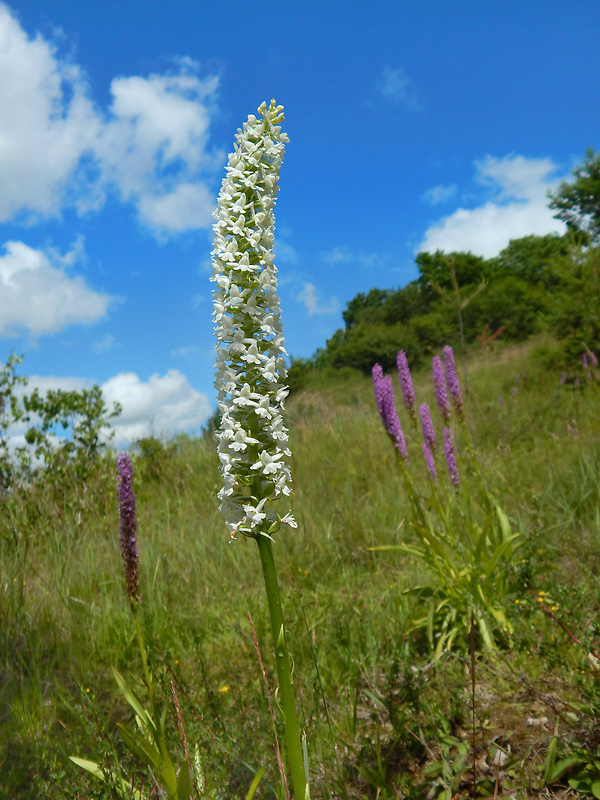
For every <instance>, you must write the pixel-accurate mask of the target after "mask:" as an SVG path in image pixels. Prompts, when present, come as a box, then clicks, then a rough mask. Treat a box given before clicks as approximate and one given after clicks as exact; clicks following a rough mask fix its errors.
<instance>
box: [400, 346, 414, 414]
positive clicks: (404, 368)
mask: <svg viewBox="0 0 600 800" xmlns="http://www.w3.org/2000/svg"><path fill="white" fill-rule="evenodd" d="M396 365H397V367H398V376H399V378H400V388H401V389H402V397H403V398H404V405H405V406H406V408H407V411H408V413H409V414H410V418H411V419H412V421H413V422H416V419H417V415H416V412H417V407H416V403H415V389H414V386H413V382H412V378H411V375H410V369H409V366H408V359H407V358H406V353H405V352H404V350H400V352H399V353H398V357H397V359H396Z"/></svg>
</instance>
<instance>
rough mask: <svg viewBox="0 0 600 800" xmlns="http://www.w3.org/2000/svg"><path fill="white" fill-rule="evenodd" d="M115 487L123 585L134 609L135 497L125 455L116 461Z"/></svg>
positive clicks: (136, 568)
mask: <svg viewBox="0 0 600 800" xmlns="http://www.w3.org/2000/svg"><path fill="white" fill-rule="evenodd" d="M117 485H118V490H119V534H120V539H121V555H122V557H123V564H124V567H125V583H126V586H127V595H128V596H129V605H130V606H131V607H132V608H135V607H136V606H137V604H138V603H139V602H140V596H139V585H140V579H139V560H140V556H139V552H138V547H137V535H136V534H137V523H136V520H135V495H134V493H133V464H132V462H131V457H130V456H129V455H128V454H127V453H121V455H120V456H119V458H118V459H117Z"/></svg>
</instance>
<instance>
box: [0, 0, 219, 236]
mask: <svg viewBox="0 0 600 800" xmlns="http://www.w3.org/2000/svg"><path fill="white" fill-rule="evenodd" d="M0 52H1V53H2V69H1V70H0V107H1V108H2V116H1V118H0V185H2V193H1V194H0V222H6V221H8V220H12V219H18V220H25V221H35V220H36V219H39V218H48V217H53V216H57V215H59V214H60V212H61V210H62V209H63V208H64V207H66V206H72V207H74V208H76V209H77V210H78V211H79V213H85V212H89V211H90V210H93V209H98V208H100V207H101V206H102V205H103V203H104V202H105V200H106V198H107V197H108V196H109V195H111V196H114V197H116V198H117V199H118V200H120V201H122V202H126V203H131V204H133V206H134V207H135V209H136V210H137V213H138V217H139V220H140V222H141V223H142V224H143V225H145V226H147V227H148V228H150V229H151V230H152V231H153V232H154V233H155V234H156V235H157V236H165V235H169V234H176V233H180V232H182V231H184V230H191V229H196V228H207V227H209V225H210V223H211V217H210V212H211V211H212V205H213V200H212V192H211V189H210V182H211V180H212V177H213V174H214V170H215V165H216V163H217V162H220V160H222V154H221V153H211V152H210V150H209V147H208V138H209V126H210V121H211V115H212V109H213V107H214V99H215V95H216V91H217V88H218V78H216V77H215V76H211V77H208V78H201V77H200V76H199V74H198V65H197V64H195V62H193V61H191V60H190V59H180V60H179V62H178V63H177V64H176V66H175V69H174V70H173V71H172V72H171V73H169V74H164V75H150V76H149V77H141V76H132V77H120V78H115V79H114V80H113V81H112V83H111V87H110V91H111V96H112V102H111V105H110V107H109V108H108V109H106V110H103V109H101V108H99V107H98V105H97V104H96V103H95V102H94V101H93V100H92V98H91V96H90V89H89V86H88V82H87V79H86V76H85V74H84V72H83V70H82V69H81V67H80V66H78V65H77V64H75V63H73V62H72V61H70V60H67V59H63V58H60V57H59V55H58V54H57V49H56V47H55V45H54V44H53V43H52V42H49V41H46V40H45V39H44V38H43V37H42V36H41V35H40V34H38V35H37V36H36V37H35V38H30V37H29V36H28V35H27V33H26V32H25V31H24V30H23V29H22V28H21V26H20V24H19V22H18V21H17V20H16V19H15V17H14V16H13V15H12V14H11V11H10V10H9V9H8V8H7V6H5V5H3V4H1V3H0Z"/></svg>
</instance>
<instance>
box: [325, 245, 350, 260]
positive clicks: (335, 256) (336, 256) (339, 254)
mask: <svg viewBox="0 0 600 800" xmlns="http://www.w3.org/2000/svg"><path fill="white" fill-rule="evenodd" d="M321 258H322V259H323V261H324V262H325V263H326V264H339V263H341V262H342V261H352V253H351V251H350V248H349V247H346V246H344V247H334V248H333V249H332V250H326V251H325V252H323V253H321Z"/></svg>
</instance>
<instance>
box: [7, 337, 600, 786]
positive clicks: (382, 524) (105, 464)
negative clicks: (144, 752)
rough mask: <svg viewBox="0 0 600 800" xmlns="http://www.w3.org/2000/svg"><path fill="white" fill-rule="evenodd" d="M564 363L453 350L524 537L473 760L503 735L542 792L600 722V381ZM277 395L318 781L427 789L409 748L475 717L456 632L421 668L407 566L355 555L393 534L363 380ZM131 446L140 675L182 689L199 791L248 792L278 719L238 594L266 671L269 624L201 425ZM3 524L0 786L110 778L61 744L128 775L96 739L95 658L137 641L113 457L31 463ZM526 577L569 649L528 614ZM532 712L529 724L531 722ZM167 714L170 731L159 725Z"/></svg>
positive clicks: (388, 453) (106, 722)
mask: <svg viewBox="0 0 600 800" xmlns="http://www.w3.org/2000/svg"><path fill="white" fill-rule="evenodd" d="M517 376H519V378H518V379H517ZM559 378H560V376H559V375H557V374H552V373H549V372H548V371H546V370H545V369H544V368H543V367H542V366H541V365H540V363H539V361H538V360H537V359H536V358H535V357H534V356H533V355H532V347H531V346H526V347H522V348H520V349H512V350H501V351H499V352H498V354H497V355H496V356H486V355H475V356H473V357H472V358H471V360H470V362H469V386H470V403H471V419H472V435H473V440H474V443H475V449H476V453H477V457H478V460H479V462H480V465H481V468H482V470H483V471H484V472H485V474H486V476H487V478H488V480H489V482H490V484H491V486H492V488H493V489H494V491H495V492H496V493H497V494H498V495H499V496H501V497H502V501H503V507H504V509H505V511H506V512H507V513H508V515H509V516H510V517H511V520H512V521H513V524H514V525H515V526H517V527H518V528H519V529H520V530H521V531H522V533H523V534H524V535H525V536H526V538H527V542H526V545H525V547H524V555H523V562H522V564H521V565H520V567H519V569H521V570H522V573H520V574H519V575H517V576H516V578H517V579H518V580H517V581H516V583H517V586H520V590H519V591H517V590H516V592H515V595H514V597H511V599H510V602H511V608H510V609H509V613H510V614H511V619H512V621H513V625H514V627H515V633H514V636H513V638H512V640H511V642H509V645H508V648H507V649H506V650H505V651H503V652H501V653H499V654H497V655H496V656H493V657H486V658H484V657H483V656H481V657H479V672H478V680H479V681H480V682H481V688H480V693H481V696H480V701H481V709H480V711H481V714H482V719H481V722H482V724H483V721H484V719H485V720H487V723H486V724H487V728H482V729H481V731H480V732H479V733H478V736H479V739H478V741H479V745H478V746H480V747H481V748H482V749H481V752H480V753H479V754H478V757H481V756H482V755H483V756H485V754H486V753H487V751H488V749H489V747H490V746H491V743H492V740H493V739H494V737H496V738H495V739H494V741H496V742H497V743H498V744H502V743H504V744H503V746H505V745H506V744H507V743H508V744H510V746H511V748H510V749H511V752H512V753H513V754H517V755H518V759H517V761H518V763H519V764H521V766H520V767H518V764H517V765H516V766H515V767H514V769H513V772H514V776H513V777H512V778H511V780H513V783H514V784H515V785H519V786H521V787H524V788H522V789H520V790H519V791H522V792H525V794H522V796H533V795H534V794H535V792H538V791H541V789H540V786H541V783H540V781H541V778H540V775H541V774H542V772H543V760H544V757H545V752H546V749H547V747H548V745H549V743H550V741H551V738H552V735H553V733H554V725H555V721H557V722H558V723H559V726H560V727H559V730H560V735H561V737H563V736H564V739H563V738H561V739H560V746H561V747H563V748H566V749H568V747H569V746H571V744H572V743H574V744H573V746H575V744H577V743H581V742H584V743H585V742H588V743H589V744H590V746H594V742H595V741H596V739H595V738H594V737H596V736H597V733H596V727H595V724H596V723H595V722H594V719H593V711H592V706H593V696H594V693H593V686H594V682H593V676H592V673H591V672H590V665H592V666H593V661H592V660H590V658H589V657H588V650H590V649H593V648H594V647H595V646H596V647H597V638H598V634H599V633H600V632H599V631H598V630H597V622H596V617H597V610H598V601H597V570H596V567H595V564H597V562H598V554H599V551H600V522H599V520H600V491H599V488H598V486H599V482H598V467H599V465H600V418H599V415H598V401H599V392H598V387H594V386H589V387H584V388H581V389H575V388H574V387H573V386H561V385H560V382H559ZM413 379H414V383H415V388H416V390H417V395H418V397H419V399H420V400H429V401H430V402H433V394H432V387H431V377H430V373H429V371H428V370H425V371H423V372H420V373H417V374H415V375H413ZM515 388H516V389H517V391H514V389H515ZM500 398H502V402H500ZM289 411H290V413H289V417H288V420H289V426H290V446H291V449H292V452H293V477H294V491H293V493H292V510H293V513H294V514H295V516H296V519H297V520H298V523H299V529H298V531H289V532H286V533H283V532H282V533H281V534H280V535H279V536H278V537H277V543H276V545H275V550H276V557H277V561H278V565H279V573H280V581H281V585H282V589H283V594H284V603H285V606H286V618H287V620H288V621H289V622H288V628H289V634H290V642H291V643H292V649H293V653H292V655H293V659H294V661H295V662H296V663H297V664H299V663H301V664H302V669H301V670H297V671H296V689H297V692H298V697H299V705H300V709H301V723H302V725H303V726H304V727H305V728H306V730H307V731H308V732H309V741H310V742H311V767H312V770H313V773H314V774H313V775H312V776H311V777H312V787H311V792H312V795H313V797H332V798H333V797H356V798H358V797H371V796H372V797H376V796H377V797H379V798H381V799H383V798H385V797H390V798H391V797H400V796H413V797H419V796H424V794H425V793H426V789H418V788H415V787H418V786H422V787H423V786H425V787H426V786H431V785H432V780H433V779H429V784H428V783H427V781H428V779H427V777H426V775H424V774H423V770H424V768H425V767H426V765H427V764H434V765H435V764H436V763H437V761H439V760H440V759H441V758H442V755H443V753H442V750H443V747H446V751H444V752H446V757H447V758H448V759H450V760H452V758H453V757H454V756H453V753H454V752H455V750H456V748H458V744H456V746H455V745H454V744H452V741H451V742H450V744H446V745H443V742H442V741H441V738H440V737H441V735H442V733H444V731H445V733H444V735H446V736H449V737H450V740H452V737H454V738H455V739H456V742H458V743H460V741H462V739H461V735H462V734H461V731H464V729H465V727H466V726H468V724H469V723H468V720H469V718H470V717H469V714H468V713H467V712H466V704H468V702H470V701H469V699H468V698H469V695H468V687H469V681H468V679H467V672H466V670H467V662H466V660H465V659H466V645H467V643H466V642H465V643H464V649H463V650H461V648H460V647H459V648H458V649H457V652H456V654H454V655H445V656H444V657H443V658H442V659H440V660H439V661H437V662H435V663H433V662H432V661H431V657H430V656H429V654H428V652H427V648H426V643H425V642H424V641H422V640H418V639H417V640H416V639H414V638H410V637H409V638H407V637H404V636H403V631H404V627H405V621H406V618H407V600H406V596H405V595H404V594H403V591H404V590H405V589H406V588H408V587H409V586H411V585H413V584H414V583H415V581H416V580H417V579H418V578H419V576H418V575H416V574H415V570H416V569H417V567H416V565H415V564H414V562H412V561H410V560H407V559H405V557H403V556H401V555H397V554H393V553H390V554H387V555H385V556H382V555H381V554H377V553H373V552H372V551H371V550H370V548H372V547H376V546H378V545H380V544H385V543H388V542H390V541H392V540H397V541H400V539H401V538H402V537H403V536H404V522H403V520H404V518H405V515H406V514H407V513H408V509H407V505H406V499H405V497H404V496H403V490H402V486H401V481H400V480H399V479H398V475H397V473H396V471H395V468H394V456H393V452H392V449H391V448H390V446H389V442H388V441H387V437H386V435H385V433H384V431H383V429H382V428H381V423H380V421H379V418H378V414H377V410H376V406H375V399H374V397H373V390H372V385H371V382H370V381H369V380H367V379H366V378H363V377H361V376H359V375H356V376H352V375H351V376H349V377H345V378H343V379H341V380H339V381H335V380H332V381H331V382H330V383H328V384H327V385H322V386H320V387H319V388H318V389H316V388H313V389H306V390H305V391H303V392H301V393H299V394H298V395H297V396H294V397H293V398H292V399H291V400H290V402H289ZM406 433H407V435H408V436H410V435H412V433H411V431H410V430H407V431H406ZM409 445H410V442H409ZM458 446H459V447H460V441H459V442H458ZM135 465H136V472H135V483H134V487H135V491H136V494H137V499H138V527H139V534H138V535H139V546H140V553H141V575H142V581H141V586H142V593H143V603H142V606H141V610H142V614H143V616H144V624H145V626H146V630H147V631H148V632H149V633H148V637H147V638H148V642H147V643H148V645H149V650H150V663H151V667H152V670H153V672H154V674H155V676H156V679H157V681H158V682H159V684H161V685H162V686H163V691H168V686H169V682H170V680H173V681H174V682H175V685H176V686H177V687H178V694H179V699H180V701H181V704H182V711H183V715H184V719H185V723H186V731H187V736H188V740H190V741H191V742H198V744H199V746H200V753H201V757H202V759H203V764H204V772H205V774H206V776H207V781H209V782H212V786H213V788H214V795H213V796H215V797H223V798H231V797H242V796H243V794H244V792H245V790H246V789H247V787H248V785H249V783H250V781H251V779H252V776H253V775H254V774H255V773H256V772H257V771H258V769H259V768H260V767H261V766H263V765H266V766H267V776H266V779H265V781H264V783H263V785H262V786H261V787H260V788H259V792H258V793H257V795H256V796H257V797H265V798H266V797H276V796H277V795H278V792H279V783H278V777H277V773H276V765H275V764H274V759H273V757H272V746H271V741H272V731H271V730H270V722H269V718H268V712H267V705H266V698H265V694H264V688H263V684H262V679H261V674H260V669H259V667H258V664H257V660H256V654H255V650H254V646H253V643H252V637H251V632H250V627H249V624H248V623H247V622H246V620H247V612H248V610H250V611H251V613H252V617H253V620H254V624H255V626H256V631H257V637H258V642H259V646H260V648H261V651H262V654H263V658H264V660H265V667H266V669H267V674H268V675H269V676H270V679H271V681H272V682H274V677H273V676H274V675H275V669H274V664H273V658H272V657H271V656H270V655H269V654H270V648H269V646H268V642H269V637H270V627H269V619H268V615H267V612H266V609H265V607H264V602H263V598H262V589H261V587H260V586H259V585H257V581H256V580H255V579H254V577H253V576H252V575H249V574H248V570H247V559H248V557H253V556H254V553H252V554H249V553H248V552H247V548H249V547H251V546H253V543H252V542H249V541H247V540H242V541H239V542H235V543H233V544H229V543H228V541H227V538H228V537H227V534H226V532H225V530H224V528H223V523H222V518H221V515H220V513H219V509H218V501H217V499H216V492H217V490H218V487H219V485H220V478H219V473H218V463H217V458H216V454H215V451H214V444H213V442H212V441H210V440H209V439H208V438H207V439H198V440H191V439H186V438H179V439H178V440H176V441H174V442H173V443H170V444H169V445H168V446H164V447H156V448H155V449H154V450H153V451H152V452H150V453H148V452H147V453H146V455H145V456H139V457H137V459H135ZM423 479H424V480H426V478H425V476H424V478H423ZM0 526H1V527H0V619H1V620H2V625H1V626H0V762H3V763H2V766H1V767H0V796H5V797H7V798H11V800H13V798H14V800H21V798H23V800H24V799H25V798H32V797H44V798H49V799H50V800H53V799H54V798H62V797H67V796H68V797H82V798H83V797H86V798H93V797H109V796H110V794H109V792H108V790H107V789H106V788H104V787H102V786H95V785H92V784H91V781H90V780H89V779H88V778H87V777H86V775H85V774H84V773H81V774H80V773H79V772H78V771H77V770H76V768H74V767H73V765H72V764H70V762H68V760H67V757H68V755H69V754H74V753H77V754H78V755H87V756H89V757H93V758H95V759H108V760H110V759H114V758H116V759H117V760H119V761H120V762H121V763H122V764H123V766H124V767H125V768H126V770H128V771H131V772H132V774H133V776H134V780H136V781H138V780H142V777H143V776H141V775H140V774H139V773H136V767H135V765H134V764H133V763H131V762H130V761H129V760H128V757H127V755H126V753H125V752H124V750H123V748H122V745H121V743H120V742H119V739H118V737H117V736H115V737H112V736H110V737H109V736H108V734H107V732H108V731H113V730H114V729H115V728H114V725H115V723H116V722H117V721H124V720H128V709H127V707H126V705H125V704H124V702H123V701H122V699H121V698H120V696H119V695H118V693H117V690H116V687H115V686H114V682H113V678H112V675H111V668H112V667H113V666H116V667H117V668H118V669H119V671H120V672H122V673H123V674H126V675H131V674H132V672H131V665H132V663H133V662H134V661H135V659H136V646H137V645H136V641H135V638H134V635H135V633H134V631H133V628H132V625H131V619H130V615H129V609H128V607H127V601H126V596H125V591H124V586H123V579H122V568H121V563H120V553H119V542H118V521H117V498H116V488H115V459H114V457H112V456H107V457H106V458H105V459H104V460H103V461H102V462H101V463H100V464H99V467H98V470H97V471H96V472H95V473H94V474H93V475H91V476H90V478H89V480H88V482H87V484H86V485H85V486H82V485H80V484H78V483H76V482H75V481H73V482H70V483H69V482H68V481H67V479H66V478H65V479H64V481H63V483H62V484H61V485H60V486H56V485H54V484H53V482H52V477H51V475H49V476H48V480H46V481H44V482H42V483H40V484H39V485H38V486H36V487H35V488H34V489H32V490H31V491H26V490H20V491H19V493H18V494H14V495H13V496H9V497H8V498H7V499H6V501H5V503H4V507H3V509H2V516H1V520H0ZM419 569H421V568H420V567H419ZM530 589H531V590H532V591H533V592H534V595H535V597H534V596H533V595H531V593H530V592H529V590H530ZM539 591H544V592H546V593H547V594H546V595H543V596H542V597H546V598H550V600H549V601H548V602H545V603H544V605H545V606H547V607H548V610H550V609H551V608H552V607H554V609H555V610H554V611H551V613H552V614H553V615H554V616H555V617H556V618H560V620H561V621H562V622H563V623H564V624H565V626H566V627H567V628H569V630H572V631H574V632H575V633H576V634H577V637H578V638H579V639H580V640H581V641H582V642H583V645H584V646H578V645H575V644H573V642H572V640H571V639H569V637H568V636H567V634H566V633H565V632H564V630H563V628H561V627H560V626H559V625H558V624H556V623H555V622H554V621H553V619H552V617H551V616H548V614H545V613H543V611H542V609H541V605H542V604H540V603H539V601H538V600H537V597H538V596H539V595H538V593H539ZM517 601H518V602H517ZM315 665H316V668H315ZM133 672H134V674H135V670H134V671H133ZM272 688H273V687H272ZM549 694H552V695H553V696H554V698H555V700H554V710H553V709H552V708H551V705H549V704H548V702H547V697H548V695H549ZM511 698H512V699H511ZM519 698H520V699H519ZM544 698H546V699H544ZM577 698H579V700H578V701H577ZM581 698H584V701H582V700H581ZM585 698H587V699H585ZM576 701H577V702H579V705H578V707H577V710H576V711H575V710H573V709H574V708H575V705H576ZM586 703H587V705H586ZM569 715H571V716H569ZM573 715H576V717H577V720H578V721H577V722H575V721H574V718H573ZM529 717H531V718H532V719H541V718H542V717H546V718H547V721H546V722H545V723H543V724H541V725H539V726H538V725H530V726H528V725H527V724H526V720H527V719H528V718H529ZM278 724H280V721H278ZM169 725H170V732H171V734H172V739H173V741H174V742H176V743H177V742H178V741H179V733H178V730H177V727H176V722H175V720H174V719H173V720H170V723H169ZM444 725H445V726H446V728H444ZM569 726H570V727H569ZM332 734H333V736H332ZM597 738H598V741H600V736H598V737H597ZM453 748H454V749H453ZM456 752H457V750H456ZM511 758H512V756H511ZM513 760H514V759H513ZM488 762H491V758H489V757H488ZM457 763H458V762H457ZM511 763H512V762H511ZM515 764H516V762H515ZM517 767H518V768H517ZM482 769H483V768H482ZM519 770H520V772H519ZM432 774H433V773H432ZM440 774H441V773H440ZM486 775H488V773H485V772H484V771H482V773H481V775H480V776H479V777H480V778H481V780H480V781H479V783H478V791H479V792H480V794H485V791H487V790H486V789H485V785H484V782H483V780H484V778H485V776H486ZM489 775H490V776H491V777H490V780H492V789H493V783H494V780H493V771H490V772H489ZM436 780H438V779H437V778H436ZM440 780H441V779H440ZM506 780H508V778H506ZM438 784H439V780H438ZM438 784H436V785H438ZM439 785H441V784H439ZM488 788H489V787H488ZM402 792H404V795H403V794H402ZM419 792H421V794H419ZM440 792H441V789H440ZM490 794H493V791H492V792H491V793H490ZM207 796H209V795H208V794H207ZM434 796H435V795H434Z"/></svg>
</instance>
